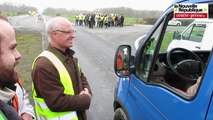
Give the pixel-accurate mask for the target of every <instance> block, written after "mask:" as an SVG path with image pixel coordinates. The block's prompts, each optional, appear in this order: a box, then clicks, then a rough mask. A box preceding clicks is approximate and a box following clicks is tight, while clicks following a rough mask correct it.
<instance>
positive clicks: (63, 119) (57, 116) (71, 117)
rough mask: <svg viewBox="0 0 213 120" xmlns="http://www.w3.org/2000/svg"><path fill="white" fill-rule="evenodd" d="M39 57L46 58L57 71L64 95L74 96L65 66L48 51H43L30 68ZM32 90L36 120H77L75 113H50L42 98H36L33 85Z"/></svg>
mask: <svg viewBox="0 0 213 120" xmlns="http://www.w3.org/2000/svg"><path fill="white" fill-rule="evenodd" d="M39 57H46V58H48V59H49V60H50V61H51V62H52V63H53V65H54V66H55V67H56V69H57V70H58V73H59V76H60V81H61V83H62V85H63V87H64V94H67V95H74V94H75V93H74V90H73V85H72V80H71V77H70V76H69V73H68V71H67V70H66V68H65V66H64V65H63V64H62V62H61V61H60V60H59V59H58V58H57V57H56V56H55V55H54V54H53V53H52V52H49V51H43V52H42V53H41V54H40V55H39V56H38V57H37V58H36V59H35V60H34V62H33V64H32V68H33V67H34V64H35V61H36V60H37V59H38V58H39ZM32 89H33V99H34V101H35V110H36V114H37V117H38V118H37V119H38V120H39V118H40V119H42V120H43V119H45V120H78V116H77V113H76V111H69V112H52V111H51V110H50V109H49V108H48V106H47V105H46V103H45V101H44V99H43V98H38V97H37V94H36V91H35V90H34V85H33V84H32Z"/></svg>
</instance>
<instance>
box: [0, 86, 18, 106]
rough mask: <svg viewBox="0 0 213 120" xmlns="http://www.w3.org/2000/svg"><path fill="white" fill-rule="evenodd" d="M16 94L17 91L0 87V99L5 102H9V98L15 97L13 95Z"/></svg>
mask: <svg viewBox="0 0 213 120" xmlns="http://www.w3.org/2000/svg"><path fill="white" fill-rule="evenodd" d="M14 95H15V91H13V90H11V89H9V88H7V87H5V88H3V89H0V99H1V100H2V101H4V102H6V103H7V102H8V101H9V100H11V99H12V98H13V96H14Z"/></svg>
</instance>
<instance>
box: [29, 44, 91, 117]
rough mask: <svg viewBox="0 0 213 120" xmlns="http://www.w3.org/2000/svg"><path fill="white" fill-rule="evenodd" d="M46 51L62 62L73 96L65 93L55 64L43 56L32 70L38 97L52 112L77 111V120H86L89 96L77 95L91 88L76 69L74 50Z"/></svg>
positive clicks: (76, 61)
mask: <svg viewBox="0 0 213 120" xmlns="http://www.w3.org/2000/svg"><path fill="white" fill-rule="evenodd" d="M47 50H48V51H50V52H52V53H53V54H55V55H56V56H57V57H58V58H59V59H60V60H61V61H62V63H63V64H64V66H65V68H66V69H67V71H68V73H69V74H70V77H71V79H72V84H73V88H74V92H75V96H72V95H65V94H64V92H63V91H64V88H63V85H62V83H61V82H60V77H59V74H58V72H57V70H56V68H55V66H54V65H53V64H52V63H51V62H50V61H49V60H48V59H47V58H45V57H40V58H38V59H37V60H36V62H35V66H34V68H33V71H32V80H33V83H34V87H35V90H36V93H37V96H38V97H42V98H44V100H45V103H46V104H47V106H48V107H49V108H50V110H52V111H54V112H64V111H77V115H78V118H79V120H87V118H86V112H85V110H86V109H88V108H89V106H90V102H91V100H90V98H89V96H87V95H78V94H79V93H80V92H81V91H82V90H83V89H84V88H88V89H89V91H90V93H91V94H92V92H91V89H90V86H89V84H88V82H87V79H86V77H85V76H84V74H83V73H82V72H81V73H79V70H78V65H77V64H78V60H77V58H74V57H73V55H74V51H73V50H71V49H67V50H66V52H65V53H63V52H61V51H59V50H57V49H56V48H53V47H52V46H51V45H49V46H48V48H47Z"/></svg>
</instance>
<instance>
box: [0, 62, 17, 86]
mask: <svg viewBox="0 0 213 120" xmlns="http://www.w3.org/2000/svg"><path fill="white" fill-rule="evenodd" d="M18 79H19V77H18V73H17V71H16V70H15V69H14V66H13V67H7V66H5V65H4V64H3V63H2V61H1V60H0V87H1V88H5V87H10V86H11V85H14V84H15V83H17V81H18Z"/></svg>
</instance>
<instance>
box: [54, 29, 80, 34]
mask: <svg viewBox="0 0 213 120" xmlns="http://www.w3.org/2000/svg"><path fill="white" fill-rule="evenodd" d="M55 31H58V32H62V33H64V34H73V33H75V32H76V31H75V30H71V31H64V30H55Z"/></svg>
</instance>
